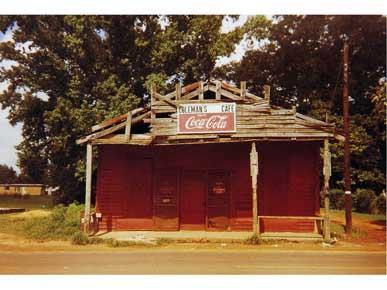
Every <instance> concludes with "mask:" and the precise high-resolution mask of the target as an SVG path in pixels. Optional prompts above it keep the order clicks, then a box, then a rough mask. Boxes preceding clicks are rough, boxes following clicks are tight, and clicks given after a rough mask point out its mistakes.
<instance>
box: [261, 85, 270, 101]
mask: <svg viewBox="0 0 387 290" xmlns="http://www.w3.org/2000/svg"><path fill="white" fill-rule="evenodd" d="M263 91H264V95H265V100H266V101H268V102H269V103H270V86H269V85H264V86H263Z"/></svg>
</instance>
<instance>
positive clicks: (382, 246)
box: [0, 211, 386, 252]
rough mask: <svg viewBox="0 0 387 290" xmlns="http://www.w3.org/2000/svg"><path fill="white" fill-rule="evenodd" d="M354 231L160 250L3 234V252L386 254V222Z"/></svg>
mask: <svg viewBox="0 0 387 290" xmlns="http://www.w3.org/2000/svg"><path fill="white" fill-rule="evenodd" d="M46 214H47V212H46V211H30V212H25V213H20V214H19V215H23V216H27V215H28V216H39V215H46ZM331 220H332V223H336V224H344V215H343V212H335V211H333V212H332V213H331ZM353 228H354V229H355V230H357V229H360V230H361V233H362V234H361V235H359V234H354V236H353V237H345V236H343V237H341V238H339V239H338V241H337V242H336V243H334V244H332V245H329V244H326V243H321V242H287V241H270V242H267V243H264V244H261V245H249V244H244V243H230V242H224V243H222V242H216V243H208V242H207V243H175V242H168V243H165V244H162V245H159V246H150V245H133V246H129V247H125V248H121V247H117V248H113V247H109V246H107V245H104V244H97V245H87V246H77V245H72V244H71V243H70V242H68V241H47V242H36V241H30V240H26V239H24V238H22V237H19V236H15V235H10V234H6V233H0V251H12V252H13V251H18V252H31V251H94V250H96V251H106V250H109V251H122V250H128V251H130V250H135V249H141V248H142V249H144V248H147V249H149V250H152V249H157V250H162V249H165V250H174V249H176V250H179V249H180V250H187V249H190V250H195V249H198V250H216V249H222V250H226V249H230V250H273V249H284V250H295V251H297V250H300V251H305V250H329V251H343V250H344V251H345V250H348V251H386V223H385V220H377V219H376V220H375V219H369V218H368V217H367V216H361V215H354V218H353Z"/></svg>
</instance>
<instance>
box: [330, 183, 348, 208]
mask: <svg viewBox="0 0 387 290" xmlns="http://www.w3.org/2000/svg"><path fill="white" fill-rule="evenodd" d="M329 200H330V208H331V209H343V208H344V200H345V199H344V191H343V190H342V189H337V188H334V189H332V190H331V191H330V192H329Z"/></svg>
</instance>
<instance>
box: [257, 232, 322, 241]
mask: <svg viewBox="0 0 387 290" xmlns="http://www.w3.org/2000/svg"><path fill="white" fill-rule="evenodd" d="M261 238H262V239H264V240H282V239H283V240H289V241H306V240H308V241H322V240H323V236H322V235H320V234H317V233H290V232H266V233H261Z"/></svg>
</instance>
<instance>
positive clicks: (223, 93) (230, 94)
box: [220, 89, 242, 101]
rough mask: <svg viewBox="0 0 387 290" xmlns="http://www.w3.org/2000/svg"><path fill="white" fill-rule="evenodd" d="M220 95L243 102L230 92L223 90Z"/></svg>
mask: <svg viewBox="0 0 387 290" xmlns="http://www.w3.org/2000/svg"><path fill="white" fill-rule="evenodd" d="M220 93H221V95H222V96H225V97H226V98H229V99H231V100H234V101H242V99H241V97H240V96H237V95H234V94H233V93H230V92H229V91H226V90H223V89H221V90H220Z"/></svg>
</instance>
